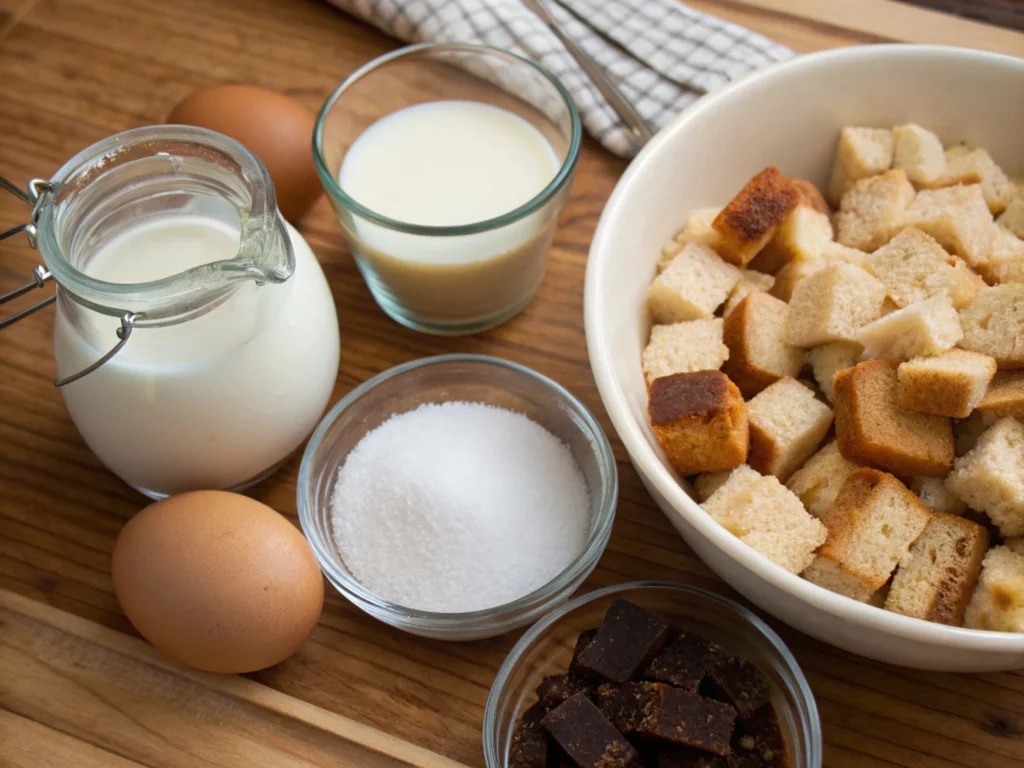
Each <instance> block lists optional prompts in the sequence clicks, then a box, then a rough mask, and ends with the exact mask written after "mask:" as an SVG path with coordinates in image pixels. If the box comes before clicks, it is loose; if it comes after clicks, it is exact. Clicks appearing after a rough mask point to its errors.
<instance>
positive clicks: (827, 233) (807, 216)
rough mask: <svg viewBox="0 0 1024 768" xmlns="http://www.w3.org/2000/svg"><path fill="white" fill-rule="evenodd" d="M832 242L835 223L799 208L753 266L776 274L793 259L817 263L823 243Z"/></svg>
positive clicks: (788, 218)
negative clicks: (812, 260)
mask: <svg viewBox="0 0 1024 768" xmlns="http://www.w3.org/2000/svg"><path fill="white" fill-rule="evenodd" d="M831 240H832V220H831V219H830V218H829V216H828V214H827V213H822V212H821V211H817V210H815V209H814V208H810V207H808V206H806V205H798V206H797V207H796V208H794V209H793V211H792V212H791V213H790V214H789V216H787V217H786V220H785V221H783V222H782V225H781V226H780V227H779V229H778V231H777V232H776V233H775V236H774V237H773V238H772V239H771V240H769V241H768V244H767V245H766V246H765V247H764V248H763V249H762V250H761V252H760V253H759V254H757V257H756V258H755V259H754V260H753V261H752V262H751V264H750V266H751V267H753V268H754V269H757V270H760V271H761V272H771V273H775V272H778V271H779V270H780V269H782V268H783V267H784V266H786V265H787V264H788V263H789V262H791V261H793V259H815V258H817V257H818V251H819V249H820V248H821V246H822V244H823V243H826V242H830V241H831Z"/></svg>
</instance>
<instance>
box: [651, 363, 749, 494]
mask: <svg viewBox="0 0 1024 768" xmlns="http://www.w3.org/2000/svg"><path fill="white" fill-rule="evenodd" d="M647 407H648V414H649V416H650V420H651V430H652V431H653V432H654V436H655V438H657V440H658V444H659V445H660V446H661V449H662V450H663V451H664V452H665V455H666V456H667V457H668V460H669V463H670V464H671V465H672V468H673V469H675V470H676V472H678V473H679V474H681V475H695V474H698V473H700V472H718V471H720V470H723V469H732V468H733V467H737V466H739V465H740V464H742V463H743V462H744V461H745V460H746V458H747V447H748V443H749V434H750V433H749V429H748V424H747V407H746V404H745V403H744V402H743V396H742V395H741V394H740V391H739V389H737V387H736V385H735V384H733V383H732V382H731V381H730V380H729V377H728V376H726V375H725V374H724V373H722V372H720V371H697V372H695V373H677V374H673V375H671V376H663V377H661V378H659V379H655V380H654V381H653V382H652V383H651V387H650V398H649V401H648V406H647Z"/></svg>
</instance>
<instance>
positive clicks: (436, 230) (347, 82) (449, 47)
mask: <svg viewBox="0 0 1024 768" xmlns="http://www.w3.org/2000/svg"><path fill="white" fill-rule="evenodd" d="M438 51H461V52H463V53H474V54H478V55H483V56H494V57H499V58H504V59H513V60H515V61H517V62H519V63H521V64H525V65H527V66H529V67H531V68H533V69H534V70H535V71H537V72H539V73H540V74H541V76H543V77H544V79H545V80H547V81H548V82H549V83H550V84H551V85H552V86H553V87H554V89H555V91H556V92H557V93H558V95H559V96H561V98H562V102H563V103H564V104H565V106H566V109H567V110H568V112H569V121H570V124H571V136H570V139H569V148H568V150H567V151H566V154H565V159H564V160H563V161H562V163H561V165H560V167H559V169H558V172H557V173H556V174H555V176H554V178H552V179H551V181H550V182H548V184H547V186H545V187H544V188H543V189H542V190H540V192H538V193H537V194H536V195H534V196H533V197H532V198H530V199H529V200H527V201H526V202H525V203H523V204H522V205H520V206H518V207H517V208H513V209H512V210H511V211H508V212H506V213H503V214H501V215H499V216H494V217H492V218H490V219H484V220H483V221H475V222H470V223H469V224H457V225H450V226H443V227H435V226H430V225H426V224H411V223H409V222H404V221H399V220H398V219H392V218H391V217H389V216H384V215H383V214H380V213H377V212H376V211H374V210H372V209H370V208H367V207H366V206H365V205H363V204H362V203H360V202H359V201H357V200H355V199H354V198H353V197H351V196H349V195H348V194H347V193H346V192H345V190H343V189H342V188H341V184H339V183H338V180H337V179H336V178H335V176H334V174H332V173H331V170H330V168H328V166H327V161H326V160H325V159H324V156H323V152H322V151H321V147H322V145H323V135H324V124H325V123H326V121H327V115H328V114H329V113H330V111H331V110H332V109H333V108H334V106H335V104H337V103H338V101H339V100H340V99H341V97H342V96H343V95H344V93H345V91H346V90H348V89H349V88H350V87H351V86H352V85H354V84H355V83H356V82H358V81H359V80H362V79H363V78H364V77H366V76H367V75H369V74H371V73H373V72H374V71H375V70H377V69H379V68H380V67H382V66H384V65H386V64H390V63H392V62H394V61H396V60H398V59H402V58H405V57H408V56H418V55H420V54H423V53H432V52H438ZM517 98H518V97H517ZM521 100H522V99H521ZM582 145H583V126H582V123H581V121H580V116H579V112H578V111H577V109H576V105H575V103H573V100H572V96H571V95H570V94H569V91H568V90H566V88H565V86H564V85H563V84H562V82H561V81H560V80H559V79H558V78H557V77H555V76H554V75H553V74H552V73H551V72H550V71H549V70H548V69H547V68H546V67H545V66H543V65H542V64H540V63H539V62H536V61H534V60H533V59H529V58H527V57H525V56H521V55H520V54H518V53H512V52H511V51H504V50H502V49H500V48H495V47H493V46H490V45H481V44H478V43H417V44H416V45H408V46H404V47H402V48H398V49H396V50H394V51H391V52H389V53H386V54H384V55H383V56H378V57H377V58H375V59H373V60H372V61H369V62H367V63H366V64H364V65H363V66H361V67H359V69H357V70H356V71H355V72H353V73H352V74H350V75H349V76H348V77H346V78H345V79H344V80H343V81H342V82H341V84H340V85H339V86H338V87H337V88H335V89H334V91H332V92H331V95H330V96H328V97H327V100H326V101H325V102H324V105H323V106H322V107H321V108H320V111H319V112H318V113H317V116H316V123H315V125H314V127H313V163H314V165H315V166H316V171H317V174H318V175H319V176H320V181H321V182H322V183H323V185H324V188H325V189H326V191H327V194H328V195H329V196H330V197H331V198H332V199H334V200H338V201H339V202H340V203H341V205H343V206H344V207H345V208H346V209H347V210H350V211H351V212H352V213H354V214H356V215H358V216H360V217H361V218H364V219H366V220H367V221H371V222H373V223H374V224H377V225H379V226H382V227H387V228H388V229H393V230H395V231H398V232H404V233H406V234H410V235H425V236H433V237H457V236H459V235H475V234H478V233H480V232H486V231H488V230H491V229H497V228H499V227H504V226H507V225H509V224H512V223H513V222H516V221H518V220H520V219H522V218H524V217H526V216H529V215H530V214H531V213H533V212H535V211H537V210H538V209H540V208H541V207H543V206H544V205H545V204H546V203H547V202H548V201H549V200H550V199H551V198H553V197H554V196H555V195H556V194H557V193H558V191H559V190H560V189H561V188H562V187H563V186H564V185H565V183H566V182H567V181H568V180H569V178H570V177H571V176H572V172H573V170H574V169H575V167H576V161H577V160H578V159H579V153H580V148H581V147H582Z"/></svg>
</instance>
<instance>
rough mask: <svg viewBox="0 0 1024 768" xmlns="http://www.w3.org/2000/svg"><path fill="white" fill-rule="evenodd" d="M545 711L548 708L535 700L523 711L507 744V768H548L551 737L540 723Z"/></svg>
mask: <svg viewBox="0 0 1024 768" xmlns="http://www.w3.org/2000/svg"><path fill="white" fill-rule="evenodd" d="M547 712H548V708H547V707H545V706H544V705H543V704H541V703H540V702H537V703H536V704H534V705H533V706H532V707H530V708H529V709H527V710H526V711H525V712H524V713H523V716H522V719H521V720H520V721H519V725H517V726H516V730H515V733H513V734H512V743H511V744H510V745H509V749H508V763H509V768H548V756H549V752H550V748H551V737H550V736H548V734H547V732H546V731H545V730H544V729H543V728H542V727H541V725H540V721H541V719H542V718H543V717H544V715H546V714H547Z"/></svg>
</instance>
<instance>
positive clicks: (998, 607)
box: [964, 546, 1024, 632]
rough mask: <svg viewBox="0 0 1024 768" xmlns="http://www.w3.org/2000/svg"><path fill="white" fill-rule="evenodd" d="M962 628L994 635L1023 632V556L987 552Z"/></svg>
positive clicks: (1006, 549)
mask: <svg viewBox="0 0 1024 768" xmlns="http://www.w3.org/2000/svg"><path fill="white" fill-rule="evenodd" d="M964 626H965V627H970V628H971V629H987V630H990V631H993V632H1024V554H1018V553H1017V552H1014V551H1013V550H1012V549H1011V548H1010V547H1005V546H1004V547H996V548H995V549H990V550H989V551H988V554H986V555H985V559H984V560H982V562H981V576H979V577H978V586H977V587H976V588H975V590H974V595H973V596H972V597H971V602H970V603H969V604H968V606H967V613H966V614H965V616H964Z"/></svg>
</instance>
